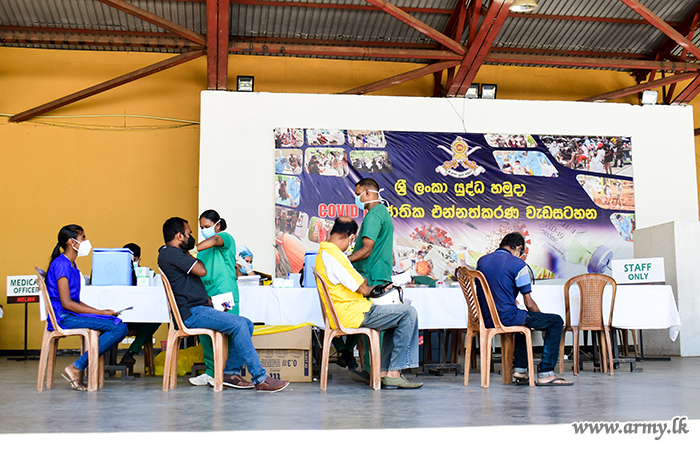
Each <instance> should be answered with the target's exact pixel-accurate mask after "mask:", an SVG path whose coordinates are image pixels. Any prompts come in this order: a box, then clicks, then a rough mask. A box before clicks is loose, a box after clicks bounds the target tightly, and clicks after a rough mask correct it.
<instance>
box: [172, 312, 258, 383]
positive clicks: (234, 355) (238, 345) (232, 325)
mask: <svg viewBox="0 0 700 450" xmlns="http://www.w3.org/2000/svg"><path fill="white" fill-rule="evenodd" d="M190 313H191V314H192V315H191V316H190V317H188V318H187V319H185V320H184V322H185V325H186V326H187V327H189V328H209V329H210V330H215V331H220V332H222V333H224V334H226V335H228V336H230V337H231V341H230V342H231V345H229V347H228V358H227V359H226V367H225V368H224V373H226V374H231V375H233V374H238V373H240V372H241V367H243V363H245V365H246V366H247V367H248V371H249V372H250V375H251V377H252V381H253V383H255V384H260V383H262V382H263V381H265V380H266V379H267V372H265V369H263V367H262V365H261V364H260V358H258V353H257V352H256V351H255V347H253V341H252V340H251V337H252V336H253V329H254V326H253V322H251V321H250V320H249V319H246V318H245V317H241V316H237V315H235V314H228V313H225V312H222V311H217V310H215V309H214V308H212V307H210V306H195V307H194V308H191V309H190Z"/></svg>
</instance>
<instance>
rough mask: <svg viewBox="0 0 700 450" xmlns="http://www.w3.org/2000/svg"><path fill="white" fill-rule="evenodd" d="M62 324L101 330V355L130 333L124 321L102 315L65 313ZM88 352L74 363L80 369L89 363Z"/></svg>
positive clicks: (70, 326)
mask: <svg viewBox="0 0 700 450" xmlns="http://www.w3.org/2000/svg"><path fill="white" fill-rule="evenodd" d="M61 326H62V327H63V328H90V329H91V330H97V331H101V332H102V334H100V339H99V341H98V342H99V348H100V356H102V355H104V354H105V353H107V352H108V351H109V350H110V349H111V348H112V347H114V346H116V345H118V344H119V343H120V342H121V341H122V340H124V338H125V337H126V334H127V333H128V331H129V329H128V328H127V326H126V324H125V323H124V322H119V323H118V324H117V325H115V324H114V320H113V319H109V318H104V319H103V318H101V317H84V316H76V315H74V314H64V315H62V316H61ZM88 361H89V360H88V352H85V353H83V354H82V355H81V356H80V358H78V359H77V360H76V361H75V362H74V363H73V365H74V366H75V368H76V369H78V370H85V368H86V367H87V365H88Z"/></svg>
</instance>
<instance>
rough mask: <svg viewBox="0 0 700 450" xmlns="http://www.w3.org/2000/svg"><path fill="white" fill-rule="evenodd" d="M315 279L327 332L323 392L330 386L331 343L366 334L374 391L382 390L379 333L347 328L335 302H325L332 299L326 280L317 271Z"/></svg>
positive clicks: (323, 364) (322, 362)
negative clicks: (342, 321)
mask: <svg viewBox="0 0 700 450" xmlns="http://www.w3.org/2000/svg"><path fill="white" fill-rule="evenodd" d="M314 277H316V285H317V286H320V289H319V291H318V298H319V301H320V302H321V313H322V314H323V322H324V323H325V330H324V332H323V353H322V356H321V390H322V391H325V390H326V386H327V384H328V358H329V356H330V352H331V341H332V340H333V338H335V337H338V336H346V335H353V334H364V335H366V336H367V338H368V339H369V353H370V358H371V366H372V367H371V371H372V373H371V374H370V375H371V380H372V389H374V390H379V389H381V387H382V379H381V376H380V369H381V353H380V352H381V350H380V346H379V331H378V330H374V329H372V328H345V327H344V326H343V325H342V324H341V323H340V320H339V319H338V314H337V313H336V312H335V306H334V305H333V302H332V301H326V300H324V298H325V299H330V298H331V294H330V293H329V292H328V285H327V284H326V280H324V279H323V278H322V277H321V275H320V274H319V273H318V272H317V271H316V269H314ZM326 306H327V309H326ZM329 316H330V317H329ZM333 324H338V327H337V328H333V327H334V325H333Z"/></svg>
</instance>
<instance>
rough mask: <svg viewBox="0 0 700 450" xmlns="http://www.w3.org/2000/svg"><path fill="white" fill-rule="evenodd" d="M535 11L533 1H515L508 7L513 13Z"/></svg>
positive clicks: (535, 7) (535, 3) (535, 4)
mask: <svg viewBox="0 0 700 450" xmlns="http://www.w3.org/2000/svg"><path fill="white" fill-rule="evenodd" d="M535 9H537V2H535V0H515V1H514V2H513V3H511V5H510V10H511V11H513V12H531V11H534V10H535Z"/></svg>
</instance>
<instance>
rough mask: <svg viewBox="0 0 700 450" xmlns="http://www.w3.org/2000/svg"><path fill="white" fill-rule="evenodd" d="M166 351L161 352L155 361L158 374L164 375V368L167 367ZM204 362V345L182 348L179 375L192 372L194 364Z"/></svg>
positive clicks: (178, 362) (178, 366)
mask: <svg viewBox="0 0 700 450" xmlns="http://www.w3.org/2000/svg"><path fill="white" fill-rule="evenodd" d="M165 353H166V352H160V353H159V354H158V356H156V358H155V360H154V361H153V362H154V364H155V369H156V376H157V377H162V376H163V370H164V368H165ZM203 363H204V353H203V351H202V346H201V345H197V346H196V347H189V348H186V349H182V350H180V351H179V353H178V358H177V376H178V377H183V376H185V375H187V374H188V373H190V371H191V370H192V365H193V364H203Z"/></svg>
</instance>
